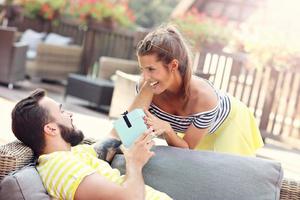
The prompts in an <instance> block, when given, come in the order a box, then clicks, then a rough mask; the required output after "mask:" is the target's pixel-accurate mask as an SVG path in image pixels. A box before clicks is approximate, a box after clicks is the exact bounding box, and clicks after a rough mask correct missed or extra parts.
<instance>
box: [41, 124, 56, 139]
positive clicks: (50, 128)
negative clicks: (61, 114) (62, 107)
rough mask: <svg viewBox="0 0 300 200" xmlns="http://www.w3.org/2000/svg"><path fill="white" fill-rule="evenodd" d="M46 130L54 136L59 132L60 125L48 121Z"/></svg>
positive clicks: (46, 132)
mask: <svg viewBox="0 0 300 200" xmlns="http://www.w3.org/2000/svg"><path fill="white" fill-rule="evenodd" d="M44 132H45V134H46V135H51V136H54V135H56V134H57V133H58V127H57V125H56V124H55V123H48V124H46V125H45V126H44Z"/></svg>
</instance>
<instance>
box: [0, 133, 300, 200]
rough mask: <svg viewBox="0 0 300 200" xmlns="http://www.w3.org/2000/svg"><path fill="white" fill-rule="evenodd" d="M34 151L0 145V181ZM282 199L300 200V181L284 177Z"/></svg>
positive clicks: (87, 141) (30, 158)
mask: <svg viewBox="0 0 300 200" xmlns="http://www.w3.org/2000/svg"><path fill="white" fill-rule="evenodd" d="M94 142H95V140H93V139H85V140H84V141H83V143H85V144H92V143H94ZM33 160H34V156H33V151H32V150H31V149H30V148H29V147H27V146H25V145H24V144H23V143H21V142H19V141H14V142H11V143H8V144H6V145H2V146H0V182H1V180H2V179H3V178H4V176H6V175H7V174H9V173H10V172H12V171H14V170H18V169H20V168H22V167H23V166H25V165H27V164H29V163H31V162H33ZM280 199H281V200H300V182H299V181H295V180H290V179H287V178H283V182H282V186H281V190H280Z"/></svg>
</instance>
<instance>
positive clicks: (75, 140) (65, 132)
mask: <svg viewBox="0 0 300 200" xmlns="http://www.w3.org/2000/svg"><path fill="white" fill-rule="evenodd" d="M58 127H59V129H60V133H61V137H62V138H63V139H64V141H66V142H67V143H70V144H71V146H76V145H77V144H79V143H80V142H81V141H82V140H83V138H84V135H83V133H82V131H81V130H77V129H74V128H68V127H66V126H64V125H62V124H58Z"/></svg>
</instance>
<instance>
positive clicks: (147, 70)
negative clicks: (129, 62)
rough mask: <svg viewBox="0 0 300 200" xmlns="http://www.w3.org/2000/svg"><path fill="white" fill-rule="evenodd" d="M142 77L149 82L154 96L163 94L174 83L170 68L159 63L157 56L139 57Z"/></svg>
mask: <svg viewBox="0 0 300 200" xmlns="http://www.w3.org/2000/svg"><path fill="white" fill-rule="evenodd" d="M138 61H139V66H140V69H141V75H142V76H143V78H144V80H145V81H149V83H150V85H151V88H152V90H153V93H154V94H161V93H162V92H164V91H165V90H166V89H168V87H169V86H170V85H171V83H172V76H171V74H172V73H170V69H169V66H166V65H164V64H163V62H161V61H157V57H156V55H145V56H138Z"/></svg>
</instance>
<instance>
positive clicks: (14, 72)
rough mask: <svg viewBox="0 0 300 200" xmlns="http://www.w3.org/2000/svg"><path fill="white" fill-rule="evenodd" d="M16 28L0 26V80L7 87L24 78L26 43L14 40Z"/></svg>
mask: <svg viewBox="0 0 300 200" xmlns="http://www.w3.org/2000/svg"><path fill="white" fill-rule="evenodd" d="M16 33H17V31H16V29H15V28H13V27H0V82H1V83H6V84H8V85H9V87H12V86H13V84H14V83H15V82H17V81H21V80H24V79H25V61H26V51H27V48H28V47H27V45H26V44H24V43H21V42H15V37H16Z"/></svg>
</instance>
